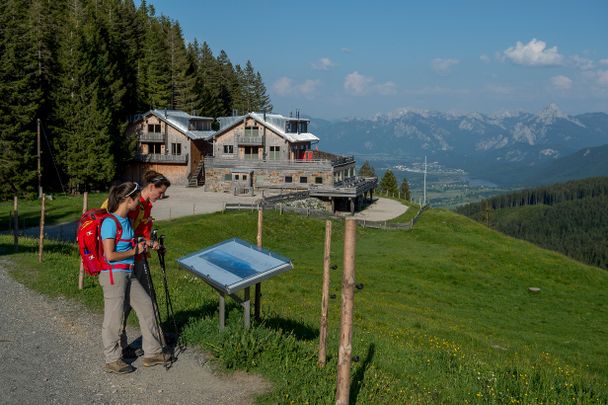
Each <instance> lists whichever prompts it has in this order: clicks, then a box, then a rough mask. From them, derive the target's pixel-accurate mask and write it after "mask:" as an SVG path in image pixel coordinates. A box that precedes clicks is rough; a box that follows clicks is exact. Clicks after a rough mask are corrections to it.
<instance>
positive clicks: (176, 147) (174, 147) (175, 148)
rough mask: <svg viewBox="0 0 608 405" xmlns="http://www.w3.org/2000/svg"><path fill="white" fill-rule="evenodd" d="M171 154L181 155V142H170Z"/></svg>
mask: <svg viewBox="0 0 608 405" xmlns="http://www.w3.org/2000/svg"><path fill="white" fill-rule="evenodd" d="M171 154H172V155H181V154H182V144H181V143H172V144H171Z"/></svg>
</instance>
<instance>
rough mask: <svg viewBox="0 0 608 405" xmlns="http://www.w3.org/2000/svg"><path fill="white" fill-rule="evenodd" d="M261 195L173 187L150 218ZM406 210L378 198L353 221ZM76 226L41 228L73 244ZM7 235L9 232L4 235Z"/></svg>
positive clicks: (215, 208) (33, 232) (204, 210)
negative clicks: (237, 194)
mask: <svg viewBox="0 0 608 405" xmlns="http://www.w3.org/2000/svg"><path fill="white" fill-rule="evenodd" d="M260 200H261V195H256V196H253V197H250V196H233V195H231V194H229V193H215V192H206V191H203V189H202V188H187V187H183V186H173V187H170V188H169V190H168V191H167V198H164V199H163V200H160V201H157V202H156V204H154V208H153V210H152V214H153V216H154V218H155V219H156V220H170V219H173V218H178V217H184V216H188V215H200V214H209V213H213V212H219V211H222V210H223V209H224V204H225V203H241V204H252V203H253V204H256V203H258V202H259V201H260ZM407 209H408V207H406V206H405V205H403V204H400V203H399V202H397V201H394V200H390V199H387V198H378V199H377V200H376V201H374V202H373V203H372V204H371V205H369V206H368V207H367V208H366V209H365V210H364V211H361V212H357V213H356V214H355V216H354V218H358V219H365V220H367V221H388V220H390V219H393V218H396V217H398V216H399V215H401V214H403V213H404V212H405V211H407ZM76 228H77V222H71V223H66V224H59V225H52V226H47V227H46V228H45V234H46V235H47V237H50V238H53V239H63V240H69V241H71V240H74V237H75V235H76ZM39 232H40V230H39V228H38V227H34V228H28V229H25V230H23V231H22V232H21V233H22V234H23V235H26V236H29V237H38V235H39ZM5 233H9V232H5Z"/></svg>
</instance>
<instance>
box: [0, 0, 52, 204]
mask: <svg viewBox="0 0 608 405" xmlns="http://www.w3.org/2000/svg"><path fill="white" fill-rule="evenodd" d="M28 6H29V2H27V1H20V0H8V1H7V2H5V4H4V6H3V7H2V9H1V10H0V27H1V28H0V163H1V164H0V194H1V195H2V196H4V197H7V196H10V195H11V194H16V193H23V192H28V191H29V192H31V191H33V190H34V183H35V179H36V151H35V139H36V131H35V129H36V118H37V116H38V113H39V111H40V107H41V105H42V97H43V92H42V90H41V88H40V83H39V79H40V74H39V64H38V62H39V59H38V55H37V52H36V50H37V49H36V41H35V35H33V33H34V30H33V24H35V22H34V21H31V19H30V18H28V17H31V15H30V16H28V10H29V7H28Z"/></svg>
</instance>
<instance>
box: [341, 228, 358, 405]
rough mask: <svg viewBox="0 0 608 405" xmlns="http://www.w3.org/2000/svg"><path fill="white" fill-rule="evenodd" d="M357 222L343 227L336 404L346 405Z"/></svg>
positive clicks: (348, 387) (351, 331) (348, 386)
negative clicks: (342, 272)
mask: <svg viewBox="0 0 608 405" xmlns="http://www.w3.org/2000/svg"><path fill="white" fill-rule="evenodd" d="M356 239H357V221H355V220H354V219H353V218H348V219H347V220H346V224H345V227H344V274H343V276H342V314H341V320H340V349H339V352H338V380H337V383H336V404H337V405H348V401H349V395H350V392H349V391H350V362H351V356H352V350H353V348H352V338H353V304H354V302H353V301H354V296H355V250H356V246H355V245H356Z"/></svg>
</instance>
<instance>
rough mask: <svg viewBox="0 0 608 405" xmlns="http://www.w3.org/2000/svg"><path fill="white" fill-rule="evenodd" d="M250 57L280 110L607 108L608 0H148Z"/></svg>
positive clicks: (199, 35)
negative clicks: (416, 0) (551, 105)
mask: <svg viewBox="0 0 608 405" xmlns="http://www.w3.org/2000/svg"><path fill="white" fill-rule="evenodd" d="M148 3H149V4H152V5H153V6H154V7H155V9H156V14H157V15H159V14H164V15H166V16H168V17H170V18H171V19H173V20H177V21H179V23H180V24H181V26H182V30H183V33H184V36H185V38H186V40H187V41H189V42H190V41H192V40H194V39H195V38H196V39H197V40H198V41H199V42H202V41H206V42H207V43H208V44H209V46H210V47H211V49H212V50H213V52H214V54H216V55H217V54H218V53H219V51H220V50H221V49H224V50H225V51H226V52H227V53H228V55H229V57H230V59H231V61H232V63H233V64H241V65H244V64H245V63H246V62H247V60H251V62H252V63H253V66H254V68H255V69H256V70H258V71H260V73H261V74H262V77H263V78H264V82H265V84H266V87H267V89H268V93H269V94H270V96H271V98H272V102H273V104H274V107H275V108H274V110H275V112H278V113H282V114H288V113H289V112H290V111H293V112H295V110H296V109H299V110H300V111H301V112H302V113H303V114H306V115H310V116H313V117H319V118H328V119H333V118H341V117H370V116H373V115H375V114H378V113H388V112H391V111H394V110H397V109H400V108H417V109H430V110H438V111H450V112H469V111H477V112H482V113H493V112H499V111H504V110H519V109H521V110H526V111H532V112H534V111H539V110H541V109H543V108H544V107H545V106H547V105H548V104H549V103H556V104H557V105H559V107H560V108H561V109H562V110H563V111H565V112H567V113H570V114H578V113H583V112H591V111H603V112H608V1H587V0H580V1H567V0H558V1H544V0H542V1H541V0H536V1H532V0H528V1H519V0H511V1H493V0H484V1H481V0H478V1H464V0H463V1H424V2H423V1H418V2H414V1H384V0H376V1H373V2H372V1H358V0H352V1H330V0H325V1H317V0H307V1H298V2H295V1H289V0H283V1H274V0H267V1H244V0H243V1H241V0H232V1H195V0H151V1H150V0H149V1H148Z"/></svg>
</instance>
